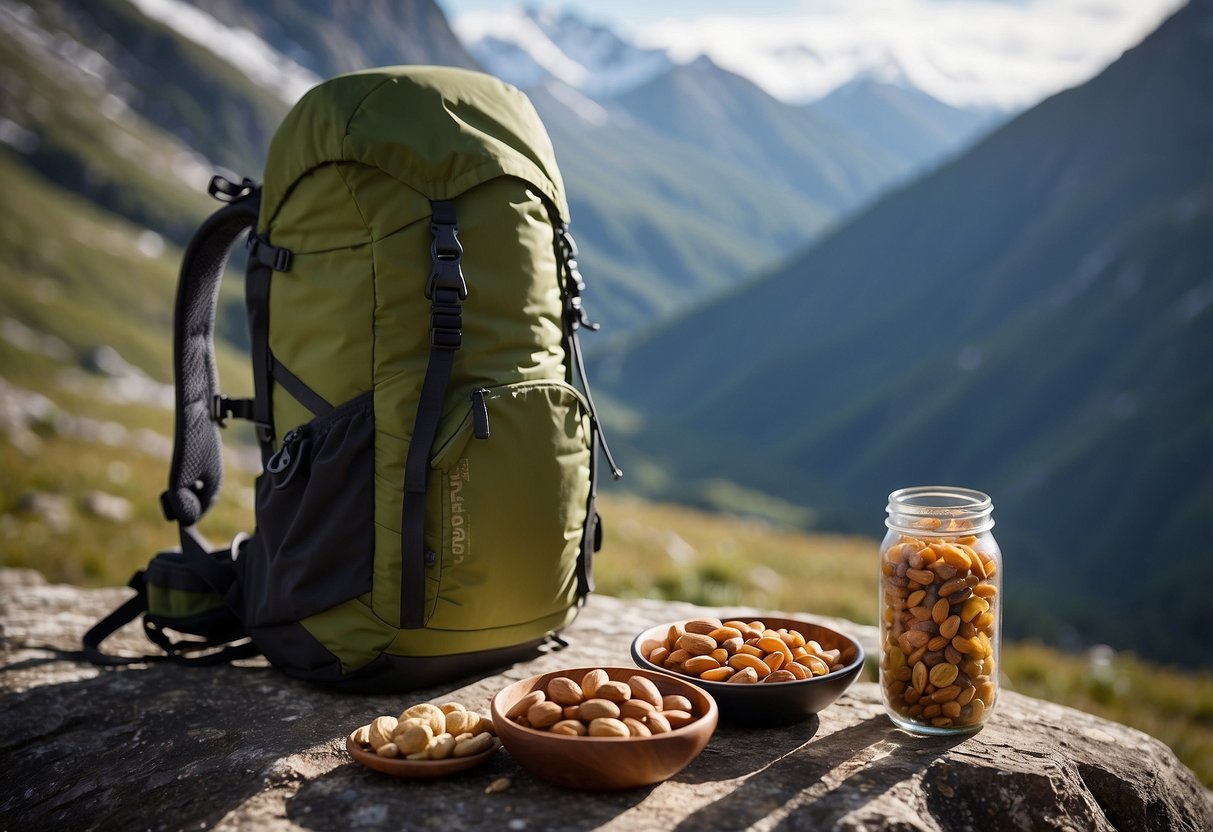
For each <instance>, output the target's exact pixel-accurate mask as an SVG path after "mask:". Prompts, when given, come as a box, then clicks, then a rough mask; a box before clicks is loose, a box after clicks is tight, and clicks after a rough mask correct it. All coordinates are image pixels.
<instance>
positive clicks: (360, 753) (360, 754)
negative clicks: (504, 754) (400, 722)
mask: <svg viewBox="0 0 1213 832" xmlns="http://www.w3.org/2000/svg"><path fill="white" fill-rule="evenodd" d="M499 748H501V743H500V742H499V741H498V740H493V746H492V748H490V749H488V750H487V751H481V752H480V753H479V754H471V755H469V756H467V757H447V758H446V759H445V760H406V759H404V758H403V757H380V756H379V755H378V754H376V753H375V752H374V751H368V750H367V749H365V748H362V747H360V746H359V745H358V743H356V742H354V737H353V735H351V736H348V737H346V738H345V750H346V751H348V752H349V755H350V756H351V757H353V758H354V762H356V763H360V764H362V765H364V766H366V767H367V768H369V769H371V770H372V771H378V772H380V773H381V774H390V775H391V776H392V777H403V778H407V779H418V778H427V777H445V776H447V775H448V774H454V773H455V772H457V771H465V770H467V769H469V768H475V767H476V766H478V765H481V764H483V763H487V762H488V761H489V758H490V757H492V756H493V755H494V754H496V753H497V749H499Z"/></svg>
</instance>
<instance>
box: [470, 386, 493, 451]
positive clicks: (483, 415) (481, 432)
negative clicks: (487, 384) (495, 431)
mask: <svg viewBox="0 0 1213 832" xmlns="http://www.w3.org/2000/svg"><path fill="white" fill-rule="evenodd" d="M487 392H488V391H487V390H485V389H484V388H483V387H481V388H479V389H477V390H473V391H472V436H474V437H476V438H477V439H488V438H489V406H488V405H487V404H485V401H484V394H485V393H487Z"/></svg>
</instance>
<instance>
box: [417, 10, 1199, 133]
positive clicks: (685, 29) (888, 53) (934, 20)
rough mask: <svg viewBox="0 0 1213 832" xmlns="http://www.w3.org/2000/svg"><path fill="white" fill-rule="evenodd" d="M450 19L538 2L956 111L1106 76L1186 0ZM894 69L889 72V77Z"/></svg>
mask: <svg viewBox="0 0 1213 832" xmlns="http://www.w3.org/2000/svg"><path fill="white" fill-rule="evenodd" d="M438 2H439V5H440V6H442V8H443V9H444V11H445V12H446V13H447V15H448V17H451V18H452V19H453V18H457V17H459V16H460V15H465V14H469V13H476V12H487V11H501V10H504V9H507V8H510V7H512V6H518V5H530V6H538V7H540V8H559V9H569V10H573V11H576V12H577V13H578V14H579V16H582V17H583V18H585V19H586V20H589V21H592V22H599V23H605V24H608V25H610V26H611V27H612V28H614V29H616V30H617V31H619V32H620V33H622V34H625V35H627V36H629V37H630V38H631V39H632V40H634V41H636V42H637V43H639V44H640V45H642V46H651V47H661V48H664V49H666V50H668V51H669V52H670V54H671V55H672V56H673V57H674V58H675V60H679V61H682V62H686V61H690V60H692V59H693V58H695V57H696V56H697V55H699V54H707V55H708V56H710V57H711V59H712V60H713V61H715V62H716V63H717V64H719V65H720V66H723V67H725V68H726V69H729V70H731V71H733V72H736V73H738V74H740V75H743V76H745V77H748V78H750V79H751V80H752V81H754V82H755V83H758V84H759V85H760V86H762V87H763V88H765V89H766V90H767V91H768V92H770V93H771V94H772V95H775V96H776V97H778V98H781V99H783V100H786V101H790V102H805V101H811V100H815V99H816V98H819V97H821V96H822V95H824V94H826V93H828V92H829V91H830V90H831V89H833V88H834V87H836V86H838V85H840V84H841V83H844V82H845V81H847V80H848V79H850V78H851V77H853V76H854V74H855V72H856V70H857V69H858V68H869V69H870V68H872V67H875V68H876V74H877V75H878V77H882V78H884V80H890V81H896V80H898V77H901V78H903V79H906V80H908V81H909V82H910V85H911V86H915V87H917V88H919V89H923V90H925V91H927V92H929V93H930V94H932V95H934V96H935V97H937V98H939V99H941V100H944V101H947V102H949V103H952V104H954V105H957V106H974V107H985V106H992V107H995V108H999V109H1008V110H1014V109H1019V108H1022V107H1026V106H1030V105H1032V104H1034V103H1036V102H1037V101H1039V100H1040V99H1041V98H1043V97H1045V96H1047V95H1049V94H1052V93H1053V92H1056V91H1058V90H1061V89H1064V88H1066V87H1069V86H1074V85H1076V84H1079V83H1082V82H1084V81H1086V80H1088V79H1089V78H1091V77H1093V76H1094V75H1096V74H1098V72H1100V71H1101V70H1102V69H1103V68H1104V67H1106V66H1107V65H1108V64H1109V63H1111V62H1112V61H1114V60H1115V59H1116V58H1118V57H1119V56H1120V55H1121V54H1122V53H1123V52H1124V50H1125V49H1127V48H1129V47H1131V46H1134V45H1136V44H1137V43H1138V42H1139V41H1140V40H1141V39H1142V38H1143V37H1144V36H1145V35H1146V34H1148V33H1149V32H1150V31H1152V30H1153V29H1154V28H1155V27H1157V26H1158V24H1159V23H1161V22H1162V20H1163V19H1165V18H1166V17H1167V16H1168V15H1169V14H1171V13H1172V12H1173V11H1174V10H1175V9H1177V8H1179V6H1181V5H1183V0H765V2H764V1H763V0H759V1H758V2H749V3H742V2H737V0H662V1H660V2H654V1H653V0H648V2H645V0H614V1H613V2H606V0H603V1H602V2H589V0H559V2H544V0H531V2H529V3H525V4H519V3H511V2H503V1H502V0H438ZM881 73H883V75H881Z"/></svg>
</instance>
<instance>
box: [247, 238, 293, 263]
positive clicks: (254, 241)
mask: <svg viewBox="0 0 1213 832" xmlns="http://www.w3.org/2000/svg"><path fill="white" fill-rule="evenodd" d="M246 245H247V246H248V256H249V257H251V258H253V259H254V260H256V261H257V262H258V263H262V264H264V265H266V266H269V267H270V268H271V269H273V270H274V271H276V272H289V271H290V270H291V259H292V254H291V250H290V249H289V248H283V247H282V246H274V245H270V243H269V241H268V240H266V239H265V237H263V236H261V235H260V234H251V233H250V234H249V235H248V242H247V243H246Z"/></svg>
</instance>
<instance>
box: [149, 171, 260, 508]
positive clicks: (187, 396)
mask: <svg viewBox="0 0 1213 832" xmlns="http://www.w3.org/2000/svg"><path fill="white" fill-rule="evenodd" d="M260 203H261V191H260V189H259V188H256V187H253V186H252V184H251V183H249V182H247V180H246V183H245V186H244V187H243V188H242V189H241V190H240V191H239V192H238V193H237V194H235V195H234V196H233V198H232V200H231V201H230V202H229V203H228V204H227V205H225V206H224V207H222V208H220V209H219V210H218V211H216V212H215V213H214V214H211V216H210V217H209V218H208V219H207V220H206V221H205V222H204V223H203V224H202V226H201V227H200V228H199V229H198V231H197V233H195V234H194V238H193V239H192V240H190V244H189V247H188V248H186V250H185V257H184V259H183V261H182V264H181V276H180V278H179V280H178V283H177V303H176V307H175V309H174V314H173V372H174V375H175V376H176V391H177V420H176V427H175V429H174V432H173V461H172V466H171V467H170V469H169V478H168V490H167V491H165V492H164V494H163V495H162V497H161V504H162V506H163V508H164V513H165V515H166V516H167V517H168V518H169V519H170V520H176V521H178V522H179V523H181V524H182V525H183V526H190V525H193V524H194V523H196V522H197V521H198V518H200V517H201V516H202V515H203V514H205V513H206V511H207V509H208V508H210V505H211V503H212V502H213V501H214V499H215V496H216V495H217V494H218V493H219V487H220V485H221V484H222V482H223V456H222V449H221V447H220V442H219V425H218V423H217V421H216V420H215V418H214V416H213V414H212V407H213V403H214V402H215V401H217V398H216V397H217V396H218V393H219V374H218V371H217V370H216V368H215V344H214V334H215V307H216V304H217V303H218V301H219V283H220V281H221V280H222V278H223V269H224V267H225V266H226V265H227V260H228V256H229V255H230V254H231V251H232V248H233V247H234V246H235V244H236V240H237V239H239V237H240V235H241V234H243V233H244V232H245V231H246V230H248V229H249V228H252V227H254V226H255V225H256V223H257V213H258V209H259V207H260Z"/></svg>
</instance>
